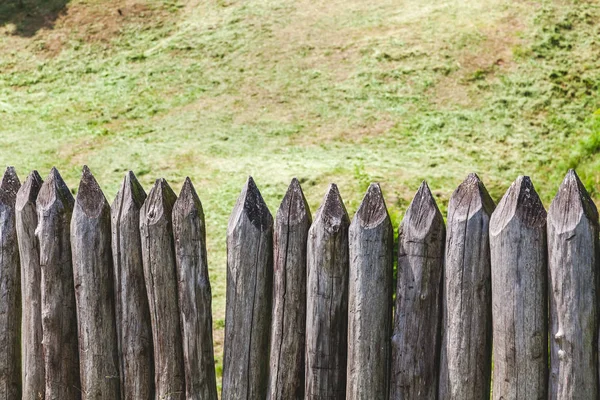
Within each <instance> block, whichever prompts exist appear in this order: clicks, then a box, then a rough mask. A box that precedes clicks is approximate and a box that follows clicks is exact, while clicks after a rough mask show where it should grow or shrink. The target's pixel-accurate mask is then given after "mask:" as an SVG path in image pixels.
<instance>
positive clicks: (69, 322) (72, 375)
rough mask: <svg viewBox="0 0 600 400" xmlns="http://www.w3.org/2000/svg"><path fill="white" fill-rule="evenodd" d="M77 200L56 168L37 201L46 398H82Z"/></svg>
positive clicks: (57, 399)
mask: <svg viewBox="0 0 600 400" xmlns="http://www.w3.org/2000/svg"><path fill="white" fill-rule="evenodd" d="M74 202H75V200H74V199H73V195H71V191H70V190H69V188H68V187H67V185H66V184H65V182H64V181H63V179H62V177H61V176H60V174H59V173H58V170H57V169H56V168H52V170H51V171H50V175H48V178H47V179H46V181H45V182H44V183H43V185H42V188H41V189H40V192H39V193H38V198H37V201H36V207H37V215H38V226H37V229H36V235H37V237H38V240H39V244H40V267H41V269H42V284H41V289H42V296H41V297H42V330H43V338H44V340H43V350H44V369H45V373H46V390H45V398H46V400H71V399H80V398H81V390H80V387H81V384H80V380H79V351H78V344H77V314H76V307H75V289H74V285H73V266H72V262H71V241H70V224H71V216H72V214H73V205H74Z"/></svg>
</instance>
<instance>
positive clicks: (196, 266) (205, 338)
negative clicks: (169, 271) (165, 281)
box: [173, 178, 217, 400]
mask: <svg viewBox="0 0 600 400" xmlns="http://www.w3.org/2000/svg"><path fill="white" fill-rule="evenodd" d="M173 233H174V237H175V260H176V262H177V275H178V280H179V310H180V315H181V327H182V337H183V360H184V364H185V384H186V399H187V400H192V399H194V400H217V381H216V376H215V358H214V350H213V336H212V309H211V304H212V299H211V291H210V280H209V278H208V263H207V260H206V228H205V224H204V211H203V210H202V204H201V203H200V199H199V198H198V195H197V194H196V190H195V189H194V186H193V185H192V181H191V180H190V178H186V180H185V183H184V184H183V188H182V189H181V193H180V194H179V198H178V199H177V201H176V202H175V205H174V206H173Z"/></svg>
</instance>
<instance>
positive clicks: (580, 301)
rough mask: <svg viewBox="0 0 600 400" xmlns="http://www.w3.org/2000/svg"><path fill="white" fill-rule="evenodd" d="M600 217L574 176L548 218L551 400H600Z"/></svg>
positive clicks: (564, 184)
mask: <svg viewBox="0 0 600 400" xmlns="http://www.w3.org/2000/svg"><path fill="white" fill-rule="evenodd" d="M598 268H599V266H598V211H597V210H596V206H595V205H594V203H593V202H592V200H591V199H590V196H589V195H588V193H587V191H586V190H585V188H584V187H583V184H582V183H581V181H580V180H579V177H578V176H577V174H576V173H575V171H573V170H571V171H569V173H568V174H567V176H566V177H565V179H564V180H563V182H562V184H561V185H560V188H559V189H558V193H557V194H556V197H555V198H554V200H553V201H552V204H551V205H550V210H549V212H548V269H549V275H550V290H549V296H550V324H551V325H550V393H549V396H548V398H549V399H551V400H567V399H590V400H597V399H598V398H599V393H598V391H599V389H600V388H599V387H598V327H599V325H598V323H599V321H598V306H599V305H598V300H599V298H598V274H599V272H598Z"/></svg>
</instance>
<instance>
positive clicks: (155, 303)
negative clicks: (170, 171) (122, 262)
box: [140, 179, 185, 400]
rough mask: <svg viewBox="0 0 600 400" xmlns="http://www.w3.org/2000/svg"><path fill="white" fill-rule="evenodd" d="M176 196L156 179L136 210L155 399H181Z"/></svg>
mask: <svg viewBox="0 0 600 400" xmlns="http://www.w3.org/2000/svg"><path fill="white" fill-rule="evenodd" d="M176 200H177V196H176V195H175V193H173V190H172V189H171V187H170V186H169V184H168V183H167V181H165V180H164V179H158V180H157V181H156V183H155V184H154V186H153V187H152V189H151V190H150V193H149V194H148V198H147V199H146V202H145V203H144V205H143V207H142V210H141V211H140V233H141V238H142V256H143V264H144V276H145V280H146V290H147V292H148V304H149V306H150V318H151V321H152V338H153V343H154V368H155V372H154V374H155V375H154V385H155V388H156V398H157V399H161V400H162V399H183V398H185V371H184V366H183V347H182V338H181V330H180V329H181V324H180V319H179V304H178V303H179V300H178V295H177V292H178V290H177V267H176V265H175V243H174V239H173V224H172V219H171V213H172V211H173V205H174V204H175V201H176Z"/></svg>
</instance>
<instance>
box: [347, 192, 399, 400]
mask: <svg viewBox="0 0 600 400" xmlns="http://www.w3.org/2000/svg"><path fill="white" fill-rule="evenodd" d="M348 236H349V257H350V272H349V287H348V297H349V304H348V366H347V381H346V382H347V384H346V399H348V400H378V399H379V400H387V398H388V395H389V388H390V385H389V383H390V359H391V349H390V347H391V345H390V338H391V336H392V295H393V272H394V228H393V227H392V223H391V221H390V217H389V215H388V212H387V208H386V206H385V201H384V199H383V194H382V193H381V188H380V187H379V185H378V184H371V186H369V189H368V191H367V194H366V195H365V197H364V199H363V201H362V203H361V205H360V207H359V208H358V211H357V212H356V215H355V216H354V218H353V219H352V223H351V224H350V229H349V233H348Z"/></svg>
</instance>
